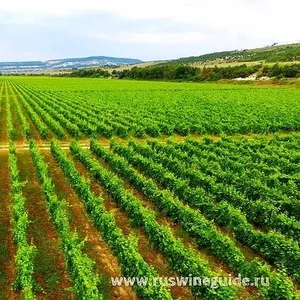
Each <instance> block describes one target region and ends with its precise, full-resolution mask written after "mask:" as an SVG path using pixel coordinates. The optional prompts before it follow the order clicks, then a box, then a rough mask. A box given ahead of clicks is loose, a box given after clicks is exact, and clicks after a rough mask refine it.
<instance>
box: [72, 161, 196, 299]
mask: <svg viewBox="0 0 300 300" xmlns="http://www.w3.org/2000/svg"><path fill="white" fill-rule="evenodd" d="M74 161H75V165H76V167H77V168H78V170H80V172H81V174H82V175H83V176H84V177H85V178H87V179H89V180H90V182H91V186H92V189H93V191H94V192H95V193H96V194H97V195H100V196H101V197H102V198H103V199H104V203H105V207H106V209H107V210H108V211H110V212H113V214H114V215H115V217H116V223H117V225H118V227H120V228H121V229H122V230H123V233H124V234H126V235H129V234H130V233H131V234H132V233H134V235H135V236H136V237H137V239H138V246H139V252H140V253H141V255H142V256H143V258H144V259H145V261H146V262H147V263H148V264H149V265H150V266H153V267H154V268H155V269H156V271H157V272H158V273H159V275H160V276H162V277H176V276H178V275H177V274H176V273H175V272H174V271H172V270H171V269H170V267H169V265H168V261H167V259H166V258H165V257H164V256H163V255H162V254H161V253H160V251H158V250H157V249H156V248H154V247H153V245H152V244H151V242H150V241H149V238H148V237H147V235H146V234H145V233H144V232H143V231H142V230H141V229H140V228H136V227H133V224H132V222H131V219H130V218H129V217H128V215H127V213H126V212H124V211H123V210H122V209H121V208H120V207H119V206H118V205H117V204H116V203H115V202H114V200H113V199H112V198H111V197H110V196H109V195H108V194H107V192H106V191H105V189H104V188H103V187H102V186H101V185H100V184H98V183H97V182H96V180H95V179H94V178H92V177H91V176H89V174H88V171H87V169H86V168H85V167H84V166H83V164H82V163H81V162H79V161H78V160H76V159H75V160H74ZM171 293H172V295H173V297H174V298H175V299H193V298H194V297H193V295H192V294H191V291H190V290H189V289H188V288H186V287H179V286H174V287H171Z"/></svg>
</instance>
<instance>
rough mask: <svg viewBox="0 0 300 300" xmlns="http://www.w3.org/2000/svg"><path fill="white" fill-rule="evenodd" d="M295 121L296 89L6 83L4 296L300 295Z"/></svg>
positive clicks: (0, 286) (0, 218)
mask: <svg viewBox="0 0 300 300" xmlns="http://www.w3.org/2000/svg"><path fill="white" fill-rule="evenodd" d="M299 116H300V89H299V88H297V87H289V86H287V85H286V86H275V85H274V86H267V85H266V86H253V85H231V84H197V83H171V82H146V81H129V80H109V79H107V80H105V79H87V78H86V79H84V78H82V79H75V78H51V77H33V76H27V77H21V76H16V77H4V76H2V77H1V78H0V122H1V123H0V195H1V200H0V299H74V298H75V299H224V300H227V299H278V300H279V299H280V300H281V299H296V297H299V295H300V293H299V283H300V248H299V241H300V134H299V130H300V118H299ZM239 274H240V275H241V276H242V278H248V280H249V283H248V284H244V285H241V284H240V285H234V284H227V285H226V284H222V282H219V281H216V282H215V284H214V285H210V284H208V285H204V284H202V285H201V284H194V285H191V284H187V286H180V284H176V285H172V286H166V285H161V284H157V285H155V284H151V282H152V280H155V279H157V278H181V277H182V278H215V279H216V278H217V277H225V278H227V279H228V278H233V277H237V276H239ZM121 276H123V277H126V278H129V277H130V278H141V277H144V278H148V279H149V282H150V283H149V284H147V285H138V284H134V285H133V286H126V285H120V286H113V284H112V282H111V278H115V277H121ZM261 278H265V279H266V278H268V280H269V284H263V282H259V280H260V279H261ZM265 283H266V282H265Z"/></svg>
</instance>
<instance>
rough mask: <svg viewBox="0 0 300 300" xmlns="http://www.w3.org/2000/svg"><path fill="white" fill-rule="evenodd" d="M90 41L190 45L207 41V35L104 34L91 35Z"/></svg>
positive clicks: (161, 33)
mask: <svg viewBox="0 0 300 300" xmlns="http://www.w3.org/2000/svg"><path fill="white" fill-rule="evenodd" d="M89 37H90V38H91V39H98V40H107V41H115V42H122V43H147V44H190V43H193V44H194V43H201V42H204V41H206V40H207V35H205V34H203V33H201V32H181V33H170V32H154V33H122V34H119V35H111V34H106V33H100V34H91V35H89Z"/></svg>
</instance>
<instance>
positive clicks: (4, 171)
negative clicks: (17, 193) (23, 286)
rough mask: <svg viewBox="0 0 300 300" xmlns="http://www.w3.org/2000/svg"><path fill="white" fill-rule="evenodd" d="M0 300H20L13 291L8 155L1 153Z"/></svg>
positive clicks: (12, 248)
mask: <svg viewBox="0 0 300 300" xmlns="http://www.w3.org/2000/svg"><path fill="white" fill-rule="evenodd" d="M0 195H1V200H0V299H19V297H20V295H19V294H18V293H16V292H14V291H13V290H12V284H13V282H14V280H15V277H16V274H15V264H14V256H15V253H16V247H15V244H14V242H13V234H12V231H11V218H12V215H11V199H10V178H9V169H8V154H7V153H0Z"/></svg>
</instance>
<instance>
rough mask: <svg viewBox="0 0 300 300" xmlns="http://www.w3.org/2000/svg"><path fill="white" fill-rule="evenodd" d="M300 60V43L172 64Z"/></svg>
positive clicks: (205, 56)
mask: <svg viewBox="0 0 300 300" xmlns="http://www.w3.org/2000/svg"><path fill="white" fill-rule="evenodd" d="M299 60H300V43H297V44H287V45H272V46H267V47H263V48H256V49H243V50H232V51H222V52H214V53H208V54H204V55H200V56H190V57H183V58H179V59H175V60H171V61H169V62H168V63H172V64H191V63H202V64H204V63H217V62H228V63H234V62H243V63H244V62H264V63H276V62H293V61H299Z"/></svg>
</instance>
